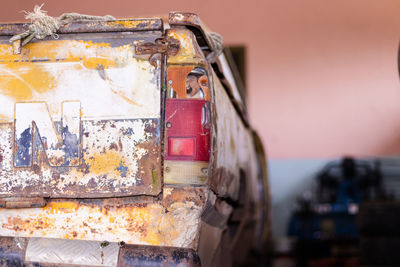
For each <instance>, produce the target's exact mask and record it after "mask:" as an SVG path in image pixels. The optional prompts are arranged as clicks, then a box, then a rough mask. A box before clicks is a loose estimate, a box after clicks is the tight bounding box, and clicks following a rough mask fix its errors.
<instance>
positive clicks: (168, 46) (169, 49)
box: [135, 37, 179, 56]
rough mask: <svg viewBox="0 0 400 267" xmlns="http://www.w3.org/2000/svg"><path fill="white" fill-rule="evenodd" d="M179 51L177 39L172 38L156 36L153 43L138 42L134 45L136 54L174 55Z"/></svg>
mask: <svg viewBox="0 0 400 267" xmlns="http://www.w3.org/2000/svg"><path fill="white" fill-rule="evenodd" d="M178 52H179V40H177V39H174V38H170V37H168V38H158V39H156V40H155V41H154V43H138V44H136V45H135V53H136V55H151V56H152V55H154V54H159V53H163V54H167V55H169V56H175V55H176V54H178Z"/></svg>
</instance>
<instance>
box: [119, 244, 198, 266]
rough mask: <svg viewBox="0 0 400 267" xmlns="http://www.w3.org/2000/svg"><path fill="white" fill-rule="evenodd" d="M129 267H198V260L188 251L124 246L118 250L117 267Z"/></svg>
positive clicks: (193, 252) (194, 253)
mask: <svg viewBox="0 0 400 267" xmlns="http://www.w3.org/2000/svg"><path fill="white" fill-rule="evenodd" d="M131 266H176V267H179V266H182V267H184V266H188V267H189V266H190V267H192V266H193V267H195V266H198V267H200V259H199V257H198V256H197V253H196V252H195V251H194V250H190V249H180V248H167V247H152V246H135V245H129V246H124V247H122V248H121V250H120V254H119V262H118V267H131Z"/></svg>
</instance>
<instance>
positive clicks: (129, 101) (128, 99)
mask: <svg viewBox="0 0 400 267" xmlns="http://www.w3.org/2000/svg"><path fill="white" fill-rule="evenodd" d="M110 90H111V92H113V93H114V94H116V95H118V96H120V97H121V98H122V99H123V100H125V101H126V102H128V103H129V104H132V105H135V106H138V107H143V105H141V104H139V103H136V102H135V101H133V100H132V99H130V98H129V97H127V96H126V95H125V94H123V93H121V92H118V91H116V90H114V89H112V88H110Z"/></svg>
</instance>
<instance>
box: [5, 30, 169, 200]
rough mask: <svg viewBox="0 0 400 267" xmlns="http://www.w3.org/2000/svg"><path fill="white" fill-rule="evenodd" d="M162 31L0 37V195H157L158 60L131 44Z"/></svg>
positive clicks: (159, 150)
mask: <svg viewBox="0 0 400 267" xmlns="http://www.w3.org/2000/svg"><path fill="white" fill-rule="evenodd" d="M160 34H161V33H156V32H152V33H135V34H133V33H125V34H124V35H123V36H121V35H122V33H108V34H106V33H102V34H80V35H79V36H78V35H73V34H71V35H69V36H66V35H64V36H62V35H60V40H57V41H55V40H51V41H40V42H33V43H30V44H28V45H26V46H25V47H23V49H22V51H21V54H20V55H14V54H12V46H11V45H10V44H7V43H5V42H4V43H0V102H1V103H2V105H0V137H1V139H0V167H1V168H0V197H21V196H23V197H29V196H40V197H54V198H56V197H57V198H60V197H67V198H69V197H70V198H76V197H79V198H86V197H89V198H94V197H112V196H114V197H115V196H130V195H137V194H149V195H157V194H159V192H160V191H161V182H162V171H161V133H160V127H161V126H160V122H161V113H160V98H161V60H160V57H155V59H154V60H155V64H151V63H150V62H149V61H148V56H139V55H136V54H135V52H134V45H135V43H138V42H143V41H154V40H155V39H157V38H160ZM68 38H72V39H68ZM118 38H121V39H118ZM4 41H6V40H4Z"/></svg>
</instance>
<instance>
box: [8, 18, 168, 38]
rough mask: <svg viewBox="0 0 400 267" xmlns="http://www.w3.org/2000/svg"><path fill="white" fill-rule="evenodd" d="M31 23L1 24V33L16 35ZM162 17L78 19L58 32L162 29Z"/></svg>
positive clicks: (26, 28)
mask: <svg viewBox="0 0 400 267" xmlns="http://www.w3.org/2000/svg"><path fill="white" fill-rule="evenodd" d="M29 25H30V23H12V24H0V36H1V35H15V34H19V33H21V32H24V31H26V30H28V27H29ZM162 30H163V22H162V20H161V19H126V20H125V19H122V20H111V21H76V22H73V23H70V24H67V25H65V26H63V27H61V28H60V29H59V30H58V31H57V33H88V32H129V31H162Z"/></svg>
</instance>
